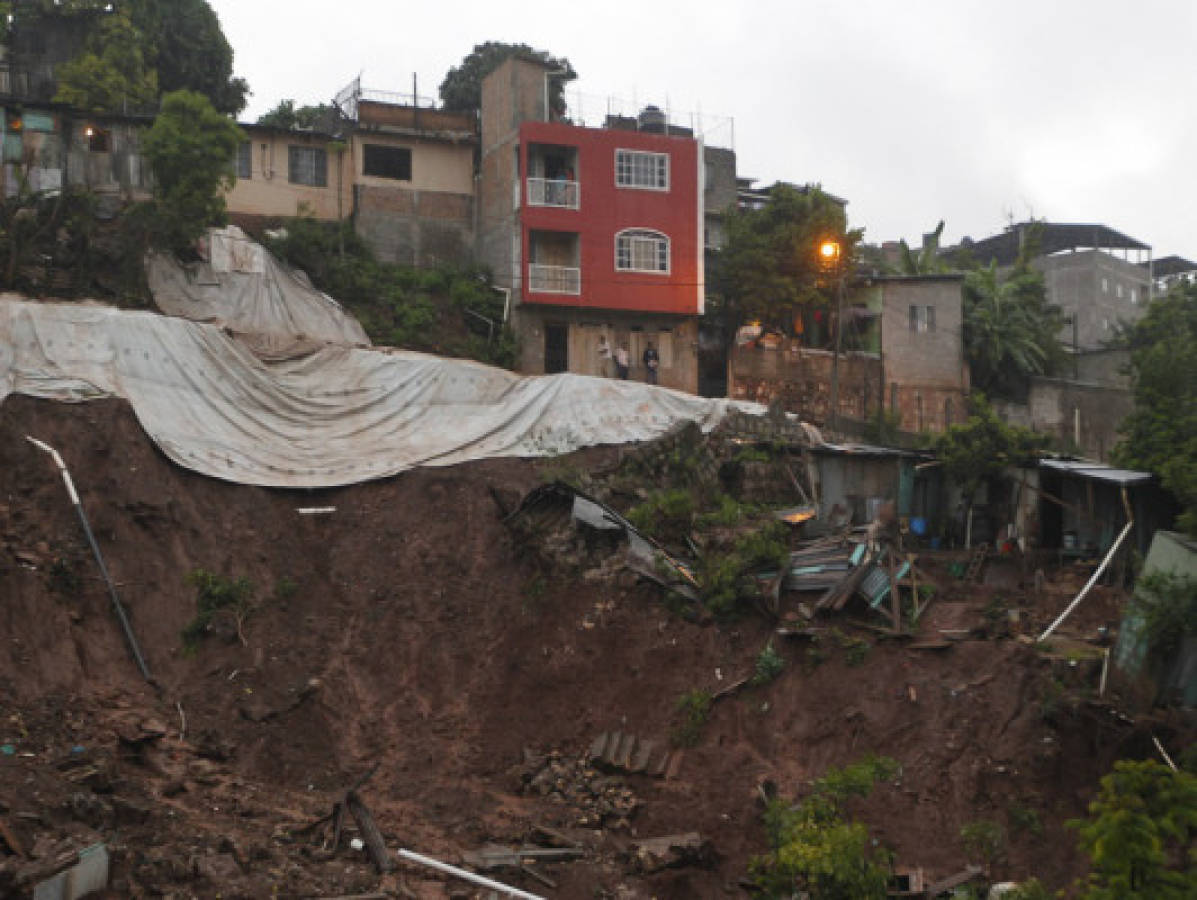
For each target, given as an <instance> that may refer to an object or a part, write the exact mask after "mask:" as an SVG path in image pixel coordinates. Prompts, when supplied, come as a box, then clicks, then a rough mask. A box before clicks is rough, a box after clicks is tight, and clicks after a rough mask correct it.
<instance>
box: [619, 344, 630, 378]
mask: <svg viewBox="0 0 1197 900" xmlns="http://www.w3.org/2000/svg"><path fill="white" fill-rule="evenodd" d="M630 367H631V360H630V359H629V358H628V345H627V344H620V345H619V346H618V347H616V348H615V372H616V374H617V375H619V377H620V378H622V379H623V380H624V381H627V379H628V369H629V368H630Z"/></svg>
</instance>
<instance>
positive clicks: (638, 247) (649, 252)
mask: <svg viewBox="0 0 1197 900" xmlns="http://www.w3.org/2000/svg"><path fill="white" fill-rule="evenodd" d="M615 268H616V269H617V270H619V271H621V272H657V273H662V274H668V273H669V238H667V237H666V236H665V235H663V234H661V232H659V231H647V230H644V229H629V230H627V231H621V232H619V234H617V235H615Z"/></svg>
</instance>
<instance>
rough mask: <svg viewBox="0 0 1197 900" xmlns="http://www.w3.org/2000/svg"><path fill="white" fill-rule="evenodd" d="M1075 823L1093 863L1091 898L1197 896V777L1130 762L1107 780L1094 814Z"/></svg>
mask: <svg viewBox="0 0 1197 900" xmlns="http://www.w3.org/2000/svg"><path fill="white" fill-rule="evenodd" d="M1068 824H1069V826H1070V827H1073V828H1075V829H1076V830H1077V833H1078V834H1079V836H1080V845H1081V849H1082V850H1084V851H1085V853H1087V854H1088V855H1089V859H1090V862H1091V870H1090V873H1089V879H1088V883H1087V884H1086V886H1085V889H1084V893H1083V894H1082V895H1081V896H1082V897H1084V898H1085V900H1136V898H1142V900H1148V898H1150V900H1182V898H1186V897H1194V896H1197V849H1194V848H1195V846H1197V844H1195V841H1197V776H1194V775H1193V774H1191V773H1189V772H1186V771H1184V770H1183V769H1182V770H1180V771H1178V772H1173V771H1172V770H1171V769H1169V768H1167V767H1165V766H1162V765H1160V764H1159V763H1157V762H1155V761H1154V760H1148V761H1146V762H1135V761H1132V760H1122V761H1120V762H1118V763H1115V764H1114V771H1113V772H1112V773H1111V774H1109V775H1107V776H1105V777H1104V778H1103V779H1102V780H1101V792H1100V794H1098V797H1097V799H1096V800H1094V801H1093V802H1092V803H1090V804H1089V818H1088V819H1082V820H1073V821H1071V822H1069V823H1068Z"/></svg>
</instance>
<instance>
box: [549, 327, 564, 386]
mask: <svg viewBox="0 0 1197 900" xmlns="http://www.w3.org/2000/svg"><path fill="white" fill-rule="evenodd" d="M568 371H569V327H568V326H566V325H546V326H545V327H544V373H545V374H546V375H555V374H556V373H558V372H568Z"/></svg>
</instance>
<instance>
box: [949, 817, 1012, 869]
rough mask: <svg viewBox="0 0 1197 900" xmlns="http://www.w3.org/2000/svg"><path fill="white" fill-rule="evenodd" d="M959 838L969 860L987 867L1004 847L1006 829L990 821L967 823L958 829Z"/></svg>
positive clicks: (979, 820) (981, 820) (982, 820)
mask: <svg viewBox="0 0 1197 900" xmlns="http://www.w3.org/2000/svg"><path fill="white" fill-rule="evenodd" d="M960 838H961V840H962V841H963V842H964V849H965V850H966V851H967V852H968V854H969V858H970V859H977V860H980V861H981V862H983V863H985V865H987V866H989V865H992V864H993V861H994V860H995V859H997V858H998V857H999V856H1000V855H1001V854H1002V852H1003V851H1004V850H1005V847H1006V829H1004V828H1003V827H1002V826H1001V824H1000V823H998V822H994V821H992V820H990V819H978V820H976V821H975V822H969V823H968V824H967V825H964V826H963V827H961V829H960Z"/></svg>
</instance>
